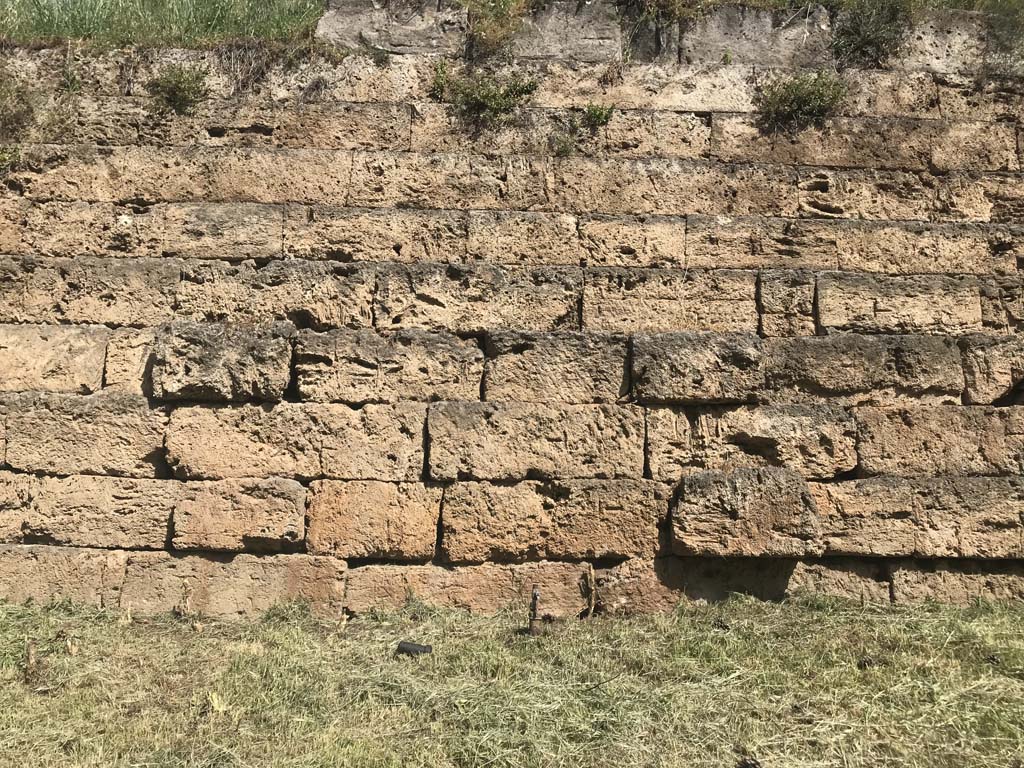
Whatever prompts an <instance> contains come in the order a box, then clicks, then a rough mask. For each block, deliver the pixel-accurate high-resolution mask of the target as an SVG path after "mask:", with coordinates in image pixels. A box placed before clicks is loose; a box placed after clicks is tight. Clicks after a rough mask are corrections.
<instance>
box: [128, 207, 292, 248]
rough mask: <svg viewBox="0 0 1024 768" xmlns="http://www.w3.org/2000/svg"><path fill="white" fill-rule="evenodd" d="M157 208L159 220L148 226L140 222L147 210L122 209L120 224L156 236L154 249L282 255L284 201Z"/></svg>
mask: <svg viewBox="0 0 1024 768" xmlns="http://www.w3.org/2000/svg"><path fill="white" fill-rule="evenodd" d="M154 209H155V211H154V213H153V214H151V215H152V217H153V218H154V219H155V220H154V221H153V222H152V223H151V224H150V226H149V227H148V228H147V227H145V226H144V225H140V221H143V222H144V221H146V216H145V215H139V214H135V213H129V212H123V211H122V212H119V216H118V223H119V224H122V226H125V227H126V228H129V227H130V228H131V229H133V230H135V231H139V230H141V231H142V232H143V233H145V234H147V235H148V236H149V237H150V238H151V239H152V241H153V246H152V248H153V250H154V251H155V252H156V253H155V254H154V255H159V256H178V257H181V258H193V259H231V260H234V261H241V260H245V259H274V258H280V257H281V222H282V220H283V218H284V211H283V209H282V208H281V207H280V206H275V205H261V204H259V203H169V204H167V205H160V206H154ZM125 219H127V221H125ZM129 253H130V251H129Z"/></svg>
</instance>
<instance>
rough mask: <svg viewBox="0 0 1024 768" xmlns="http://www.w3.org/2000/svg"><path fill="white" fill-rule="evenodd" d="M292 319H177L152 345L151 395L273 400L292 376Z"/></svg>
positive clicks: (166, 397)
mask: <svg viewBox="0 0 1024 768" xmlns="http://www.w3.org/2000/svg"><path fill="white" fill-rule="evenodd" d="M294 335H295V328H294V327H293V326H292V325H291V324H290V323H274V324H266V325H260V326H253V325H241V324H233V323H175V324H173V325H170V326H165V327H163V328H161V329H160V330H159V331H158V332H157V334H156V341H155V343H154V345H153V357H152V366H151V381H152V393H153V397H155V398H157V399H160V400H208V401H215V402H216V401H241V400H257V401H265V400H271V401H277V400H280V399H281V398H282V397H283V396H284V391H285V388H287V386H288V380H289V378H290V375H291V359H292V338H293V337H294Z"/></svg>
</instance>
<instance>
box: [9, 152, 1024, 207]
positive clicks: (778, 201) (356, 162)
mask: <svg viewBox="0 0 1024 768" xmlns="http://www.w3.org/2000/svg"><path fill="white" fill-rule="evenodd" d="M23 160H24V161H23V163H22V164H21V165H20V166H19V170H15V171H13V172H11V173H10V174H8V176H7V178H6V181H5V184H6V186H7V187H8V188H9V189H13V190H16V191H17V192H18V194H20V195H22V196H24V197H26V198H28V199H30V200H34V201H42V202H49V201H53V200H58V201H86V202H109V203H118V202H121V203H128V202H131V203H136V204H150V203H161V202H166V203H171V202H211V203H216V202H251V203H310V204H320V205H328V206H342V207H351V208H413V209H428V210H435V209H456V210H517V211H549V212H560V213H588V214H594V213H602V214H661V215H674V216H679V215H690V214H702V215H711V216H720V215H721V216H740V215H761V216H781V217H788V218H797V217H805V218H844V219H873V220H899V221H937V222H945V221H951V222H952V221H971V222H995V223H1010V224H1012V223H1017V222H1019V217H1020V211H1021V207H1022V206H1024V175H1022V174H1020V173H996V172H986V173H978V172H951V173H947V174H942V175H934V174H933V173H932V171H931V170H928V171H905V170H871V169H835V170H831V169H827V168H820V167H813V166H812V167H807V166H788V165H766V164H731V163H720V162H715V161H709V160H680V159H673V158H654V159H628V158H593V157H580V156H571V157H540V156H532V155H504V156H501V155H486V154H448V153H440V154H439V153H420V152H354V151H348V150H316V149H267V148H252V149H234V148H228V147H197V148H191V149H185V150H183V149H182V148H177V147H167V148H157V147H113V148H112V147H88V146H72V147H61V146H51V145H41V146H26V147H25V148H24V149H23Z"/></svg>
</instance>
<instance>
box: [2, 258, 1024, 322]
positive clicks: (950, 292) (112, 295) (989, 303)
mask: <svg viewBox="0 0 1024 768" xmlns="http://www.w3.org/2000/svg"><path fill="white" fill-rule="evenodd" d="M1022 317H1024V278H1022V277H1021V276H1020V275H1016V274H1015V275H1002V276H975V275H960V276H946V275H866V274H860V273H849V272H823V273H814V272H811V271H806V270H762V271H760V272H758V271H754V270H729V269H719V270H697V269H646V270H645V269H625V268H615V267H591V268H580V267H533V268H530V267H496V266H491V265H483V264H480V265H454V264H416V265H404V264H337V263H331V262H312V261H298V260H294V261H293V260H287V261H271V262H268V263H267V264H265V265H262V266H259V265H255V264H253V263H252V262H245V263H242V264H227V263H225V262H218V261H199V262H181V261H177V260H174V259H58V258H30V257H23V258H12V257H0V322H3V323H61V324H63V323H72V324H102V325H111V326H156V325H161V324H163V323H167V322H170V321H173V320H176V319H177V320H190V321H205V322H209V321H230V322H236V323H238V322H240V323H265V322H268V321H276V320H287V321H291V322H293V323H294V324H295V325H297V326H299V327H303V328H311V329H314V330H321V331H322V330H329V329H336V328H371V327H374V328H376V329H378V330H380V331H396V330H405V329H423V330H441V331H448V332H450V333H455V334H460V335H477V334H483V333H487V332H489V331H499V330H518V331H574V330H580V329H581V328H583V329H586V330H588V331H606V332H619V333H668V332H674V331H715V332H745V333H760V334H761V335H763V336H767V337H787V336H813V335H815V334H823V333H830V332H836V331H854V332H860V333H869V334H871V333H890V334H892V333H925V334H947V335H961V334H966V333H973V332H978V331H983V330H988V331H994V332H1006V331H1012V330H1013V329H1015V328H1016V327H1017V325H1018V324H1019V322H1020V320H1021V318H1022Z"/></svg>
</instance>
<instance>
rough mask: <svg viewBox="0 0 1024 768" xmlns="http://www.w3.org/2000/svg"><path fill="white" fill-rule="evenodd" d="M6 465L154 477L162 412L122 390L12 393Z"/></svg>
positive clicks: (29, 469) (160, 453)
mask: <svg viewBox="0 0 1024 768" xmlns="http://www.w3.org/2000/svg"><path fill="white" fill-rule="evenodd" d="M4 402H5V404H6V406H7V464H8V466H10V467H12V468H14V469H19V470H22V471H26V472H47V473H52V474H60V475H69V474H84V475H114V476H119V477H157V476H159V475H160V474H161V473H162V472H163V471H164V466H163V442H164V434H163V433H164V425H165V424H166V423H167V415H166V413H165V412H164V411H163V409H160V408H150V407H149V404H148V403H147V402H146V400H145V399H144V398H141V397H133V396H130V395H122V394H96V395H89V396H87V397H81V396H76V395H52V394H51V395H47V394H38V395H12V396H10V397H7V398H5V401H4Z"/></svg>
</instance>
